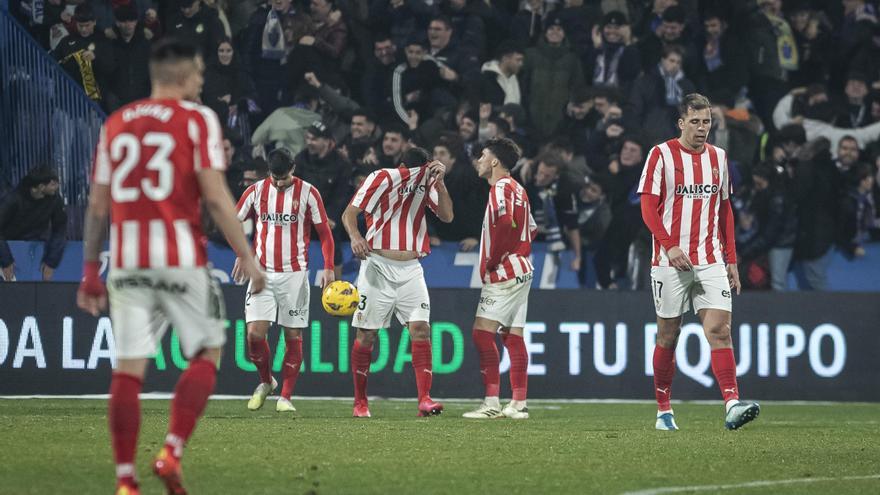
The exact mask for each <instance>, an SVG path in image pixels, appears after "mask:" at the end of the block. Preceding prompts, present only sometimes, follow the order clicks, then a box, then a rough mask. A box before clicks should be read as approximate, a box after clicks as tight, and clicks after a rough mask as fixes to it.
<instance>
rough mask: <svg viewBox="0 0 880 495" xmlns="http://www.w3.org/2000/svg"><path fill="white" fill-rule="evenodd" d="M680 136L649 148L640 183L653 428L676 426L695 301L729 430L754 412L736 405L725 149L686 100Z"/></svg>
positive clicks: (694, 97) (702, 106)
mask: <svg viewBox="0 0 880 495" xmlns="http://www.w3.org/2000/svg"><path fill="white" fill-rule="evenodd" d="M679 115H680V117H679V119H678V127H679V129H681V136H680V137H678V138H676V139H670V140H669V141H666V142H665V143H661V144H658V145H657V146H654V147H653V148H651V151H650V153H648V159H647V161H646V162H645V169H644V171H643V172H642V178H641V180H640V182H639V186H638V191H639V194H640V195H641V202H642V218H643V219H644V221H645V224H646V225H647V226H648V229H650V231H651V234H652V235H653V237H654V250H653V256H652V267H651V281H652V291H653V295H654V306H655V308H656V311H657V343H656V346H655V347H654V395H655V397H656V399H657V409H658V410H657V421H656V423H655V427H656V428H657V429H658V430H677V429H678V425H676V423H675V416H674V415H673V412H672V406H670V404H669V401H670V398H671V397H672V377H673V375H674V374H675V346H676V344H677V343H678V336H679V334H680V333H681V315H682V314H683V313H685V312H687V311H688V307H689V306H691V305H692V306H693V308H694V312H696V313H697V315H698V316H699V318H700V322H701V323H702V325H703V331H704V332H705V334H706V338H707V339H708V341H709V345H710V347H711V348H712V372H713V373H714V374H715V380H716V381H717V382H718V386H719V388H721V395H722V397H723V398H724V405H725V410H726V413H727V414H726V417H725V426H726V427H727V428H728V429H731V430H735V429H737V428H739V427H741V426H743V425H744V424H746V423H748V422H749V421H752V420H753V419H755V418H756V417H757V416H758V413H760V411H761V408H760V406H759V405H758V404H757V403H754V402H740V400H739V387H738V386H737V383H736V360H735V359H734V356H733V341H732V340H731V338H730V322H731V311H732V308H733V302H732V299H733V295H732V293H733V291H734V290H735V291H736V293H737V294H739V292H740V282H739V274H738V272H737V268H736V243H735V241H734V224H733V212H732V210H731V207H730V194H731V191H730V174H729V171H728V166H727V153H726V152H725V151H724V150H723V149H721V148H719V147H717V146H713V145H711V144H708V143H707V142H706V136H707V135H708V133H709V130H710V129H711V127H712V117H711V105H710V103H709V100H708V99H707V98H706V97H705V96H702V95H699V94H696V93H693V94H689V95H687V96H685V97H684V99H683V100H682V103H681V106H680V108H679Z"/></svg>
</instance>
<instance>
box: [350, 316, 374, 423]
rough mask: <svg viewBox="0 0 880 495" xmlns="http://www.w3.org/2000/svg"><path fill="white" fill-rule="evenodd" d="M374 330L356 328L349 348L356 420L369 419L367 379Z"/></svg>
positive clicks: (371, 356) (371, 358)
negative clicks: (352, 343) (352, 342)
mask: <svg viewBox="0 0 880 495" xmlns="http://www.w3.org/2000/svg"><path fill="white" fill-rule="evenodd" d="M375 342H376V330H368V329H362V328H358V329H357V332H356V334H355V339H354V345H353V346H352V348H351V376H352V381H353V382H354V411H353V416H354V417H356V418H369V417H370V407H369V402H368V401H367V377H368V376H369V374H370V363H371V362H372V360H373V344H374V343H375Z"/></svg>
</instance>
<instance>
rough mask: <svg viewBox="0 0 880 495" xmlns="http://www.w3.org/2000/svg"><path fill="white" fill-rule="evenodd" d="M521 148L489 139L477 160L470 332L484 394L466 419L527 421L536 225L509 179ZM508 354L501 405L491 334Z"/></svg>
mask: <svg viewBox="0 0 880 495" xmlns="http://www.w3.org/2000/svg"><path fill="white" fill-rule="evenodd" d="M519 157H520V151H519V148H518V147H517V146H516V144H514V143H513V141H511V140H509V139H492V140H490V141H488V142H487V143H486V146H485V147H484V148H483V154H482V155H481V156H480V159H479V160H478V161H477V171H478V173H479V175H480V177H482V178H484V179H486V180H487V181H489V186H490V187H491V189H490V190H489V203H488V205H487V206H486V214H485V216H484V217H483V233H482V237H481V239H480V277H481V278H482V280H483V290H482V292H481V293H480V304H479V306H478V307H477V316H476V318H475V319H474V330H473V333H472V336H473V339H474V345H475V346H476V347H477V353H478V354H479V357H480V373H481V374H482V375H483V385H484V386H485V387H486V398H485V399H484V400H483V403H482V404H480V406H479V407H477V408H476V409H475V410H473V411H470V412H467V413H464V415H463V416H464V417H465V418H469V419H494V418H502V417H508V418H513V419H527V418H528V417H529V408H528V407H527V406H526V392H527V389H528V375H527V373H526V372H527V369H528V366H529V355H528V352H526V345H525V342H524V341H523V327H524V326H525V323H526V311H527V309H528V304H529V289H530V287H531V285H532V271H533V268H532V263H531V261H529V255H530V254H531V253H532V239H534V237H535V234H536V233H537V228H538V227H537V225H536V224H535V220H534V219H533V218H532V213H531V207H530V205H529V198H528V196H527V195H526V191H525V189H523V187H522V186H521V185H519V183H517V182H516V181H515V180H513V178H511V177H510V169H512V168H513V167H514V165H516V162H517V161H518V160H519ZM499 329H500V332H501V341H502V342H503V344H504V346H505V347H506V348H507V353H508V354H509V355H510V388H511V390H512V391H513V400H511V401H510V403H509V404H507V405H506V406H504V408H503V409H502V408H501V403H500V401H499V389H500V383H501V378H500V374H499V370H498V365H499V359H498V347H497V346H496V345H495V334H497V333H498V332H499Z"/></svg>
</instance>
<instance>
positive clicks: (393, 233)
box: [350, 165, 439, 256]
mask: <svg viewBox="0 0 880 495" xmlns="http://www.w3.org/2000/svg"><path fill="white" fill-rule="evenodd" d="M436 183H437V181H436V179H434V177H432V176H431V174H430V171H429V170H428V167H427V165H426V166H423V167H414V168H406V167H399V168H394V169H391V168H386V169H381V170H376V171H375V172H373V173H371V174H370V175H368V176H367V179H366V180H365V181H364V183H363V185H361V187H360V188H359V189H358V190H357V192H355V193H354V197H353V198H352V199H351V203H350V204H351V206H354V207H355V208H358V209H360V210H363V211H364V216H365V217H366V220H367V235H366V236H365V239H366V240H367V243H369V245H370V247H371V248H373V249H388V250H394V251H415V252H417V253H419V255H420V256H425V255H427V254H428V253H430V252H431V245H430V243H429V239H428V227H427V224H426V222H425V206H428V207H429V208H431V210H433V211H434V212H435V213H436V212H437V202H438V201H439V193H438V192H437V186H436Z"/></svg>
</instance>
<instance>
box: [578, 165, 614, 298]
mask: <svg viewBox="0 0 880 495" xmlns="http://www.w3.org/2000/svg"><path fill="white" fill-rule="evenodd" d="M577 211H578V216H577V223H578V231H579V233H580V236H581V267H580V270H579V271H578V281H579V282H580V285H581V287H587V288H595V287H596V286H597V278H596V267H595V256H596V250H597V249H598V248H599V246H600V245H601V243H602V241H603V240H604V238H605V232H607V231H608V226H609V225H610V224H611V206H610V205H609V204H608V199H607V197H606V195H605V181H604V179H603V178H601V177H598V176H596V177H593V178H590V177H585V178H584V184H583V186H581V189H580V192H579V193H578V202H577Z"/></svg>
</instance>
